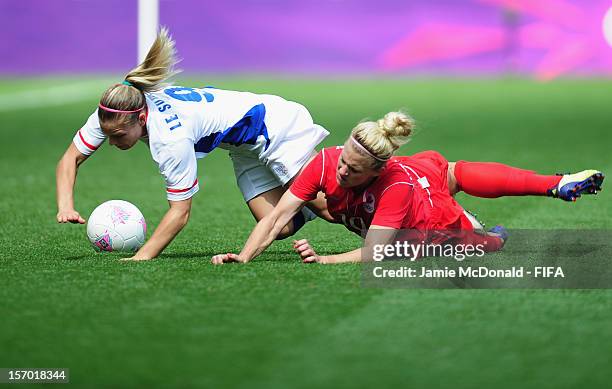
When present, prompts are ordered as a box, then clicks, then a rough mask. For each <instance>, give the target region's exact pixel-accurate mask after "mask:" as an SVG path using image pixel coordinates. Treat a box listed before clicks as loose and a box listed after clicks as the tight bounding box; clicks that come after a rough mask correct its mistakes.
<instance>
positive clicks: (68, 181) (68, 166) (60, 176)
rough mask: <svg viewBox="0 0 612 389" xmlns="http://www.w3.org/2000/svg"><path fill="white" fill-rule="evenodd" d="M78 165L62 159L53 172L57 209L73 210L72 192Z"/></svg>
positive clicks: (72, 161) (65, 158) (67, 159)
mask: <svg viewBox="0 0 612 389" xmlns="http://www.w3.org/2000/svg"><path fill="white" fill-rule="evenodd" d="M77 169H78V164H77V161H76V160H74V159H70V158H68V157H66V156H64V157H62V159H60V161H59V162H58V164H57V168H56V170H55V180H56V194H57V209H58V210H59V211H62V210H70V209H73V208H74V198H73V190H74V183H75V181H76V175H77Z"/></svg>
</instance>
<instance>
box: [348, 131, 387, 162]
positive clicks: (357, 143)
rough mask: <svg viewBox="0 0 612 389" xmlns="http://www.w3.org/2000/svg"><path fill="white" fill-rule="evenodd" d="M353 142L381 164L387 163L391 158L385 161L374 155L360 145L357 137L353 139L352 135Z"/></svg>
mask: <svg viewBox="0 0 612 389" xmlns="http://www.w3.org/2000/svg"><path fill="white" fill-rule="evenodd" d="M351 140H352V141H353V143H354V144H355V146H357V147H359V148H360V149H361V150H363V151H365V152H366V154H368V155H369V156H370V157H372V158H374V159H375V160H377V161H380V162H387V161H388V160H389V159H390V158H391V157H389V158H387V159H383V158H380V157H377V156H375V155H374V154H372V153H371V152H370V151H369V150H368V149H366V148H365V147H364V146H363V145H362V144H361V143H359V142H358V141H357V139H355V137H353V135H351Z"/></svg>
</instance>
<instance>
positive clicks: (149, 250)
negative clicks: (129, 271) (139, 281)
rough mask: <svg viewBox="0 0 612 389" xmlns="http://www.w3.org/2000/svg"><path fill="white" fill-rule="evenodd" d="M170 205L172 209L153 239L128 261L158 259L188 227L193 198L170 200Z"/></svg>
mask: <svg viewBox="0 0 612 389" xmlns="http://www.w3.org/2000/svg"><path fill="white" fill-rule="evenodd" d="M168 203H169V204H170V209H168V211H167V212H166V214H165V215H164V217H163V218H162V220H161V222H160V223H159V225H158V226H157V228H156V229H155V231H154V232H153V235H152V236H151V238H150V239H149V240H148V241H147V243H145V245H144V246H142V247H141V248H140V250H138V252H137V253H136V254H134V256H133V257H131V258H128V259H132V260H135V261H144V260H148V259H153V258H155V257H157V256H158V255H159V254H161V252H162V251H164V249H165V248H166V246H168V245H169V244H170V242H172V240H173V239H174V238H175V237H176V236H177V235H178V233H179V232H181V230H182V229H183V227H185V226H186V225H187V222H188V221H189V214H190V213H191V198H188V199H187V200H180V201H171V200H168Z"/></svg>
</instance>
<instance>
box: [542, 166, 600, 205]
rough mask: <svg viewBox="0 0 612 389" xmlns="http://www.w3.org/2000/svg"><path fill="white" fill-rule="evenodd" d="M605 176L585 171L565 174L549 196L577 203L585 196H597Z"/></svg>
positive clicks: (595, 171) (596, 172)
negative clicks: (577, 200)
mask: <svg viewBox="0 0 612 389" xmlns="http://www.w3.org/2000/svg"><path fill="white" fill-rule="evenodd" d="M604 178H605V176H604V175H603V173H602V172H600V171H597V170H583V171H581V172H579V173H574V174H564V175H563V178H561V181H559V184H558V185H557V186H555V187H554V188H552V189H549V190H548V195H549V196H551V197H555V198H559V199H561V200H565V201H576V199H577V198H579V197H581V196H582V195H583V194H597V192H599V191H600V190H601V185H602V184H603V180H604Z"/></svg>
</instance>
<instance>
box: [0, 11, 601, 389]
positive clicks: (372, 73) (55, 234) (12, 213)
mask: <svg viewBox="0 0 612 389" xmlns="http://www.w3.org/2000/svg"><path fill="white" fill-rule="evenodd" d="M611 9H612V2H610V1H607V0H605V1H604V0H593V1H563V0H541V1H522V0H480V1H479V0H473V1H468V0H465V1H442V0H435V1H422V2H417V1H399V0H398V1H393V0H381V1H377V2H370V1H357V0H355V1H319V0H317V1H309V2H304V1H277V0H261V1H246V0H242V1H238V0H231V1H225V2H213V1H189V0H184V1H169V0H166V1H164V0H161V1H160V23H161V24H163V25H166V26H168V27H169V29H170V31H171V33H172V34H173V35H174V37H175V39H176V41H177V49H178V52H179V55H180V57H181V58H183V61H182V63H181V67H182V68H183V69H184V70H185V73H184V74H182V75H181V76H180V77H179V80H178V82H179V83H182V84H184V85H189V86H203V85H215V86H217V87H220V88H228V89H238V90H250V91H254V92H260V93H272V94H278V95H281V96H284V97H286V98H288V99H292V100H295V101H298V102H301V103H302V104H304V105H305V106H306V107H308V109H309V110H310V112H311V113H312V115H313V117H314V119H315V121H316V122H317V123H319V124H321V125H323V126H324V127H326V128H328V129H329V130H330V131H331V133H332V134H331V135H330V137H329V138H328V139H327V140H326V141H325V142H324V145H325V146H330V145H335V144H339V143H340V142H342V140H343V139H344V138H345V136H346V134H347V132H348V131H349V130H350V129H351V128H352V126H353V125H354V124H355V123H356V122H357V121H359V120H362V119H364V118H377V117H379V116H381V115H382V114H384V113H385V112H387V111H389V110H395V109H398V108H405V109H407V110H408V112H410V113H411V114H412V115H413V116H414V117H415V118H416V119H417V122H418V124H419V128H420V129H419V132H418V134H417V135H416V136H415V137H414V140H413V141H412V142H411V143H410V144H409V145H407V146H405V147H404V148H403V149H401V152H402V153H403V154H410V153H413V152H417V151H421V150H426V149H436V150H439V151H440V152H442V153H443V154H444V155H445V156H447V157H448V159H450V160H457V159H467V160H483V161H486V160H495V161H500V162H505V163H508V164H512V165H516V166H521V167H526V168H531V169H536V170H539V171H542V172H546V173H554V172H564V171H569V170H579V169H584V168H589V167H594V168H598V169H601V170H603V171H604V172H608V171H610V168H611V167H612V164H611V162H610V157H609V147H610V145H611V144H612V135H611V134H610V130H611V123H612V120H611V119H612V110H611V109H610V102H611V101H612V89H611V86H612V82H611V81H610V75H611V74H612V11H610V10H611ZM136 19H137V4H136V1H118V0H109V1H104V2H102V1H83V0H80V1H77V0H72V1H69V0H57V1H53V2H51V1H42V0H22V1H17V0H0V36H2V40H0V52H2V53H3V55H2V61H0V75H1V80H0V123H1V125H0V126H1V130H0V131H1V133H2V142H1V143H0V160H1V161H2V163H1V164H0V173H1V174H2V177H3V178H2V185H1V186H0V195H1V196H2V197H1V198H2V200H0V215H2V216H1V217H0V220H1V222H0V247H2V252H1V253H0V258H1V260H0V280H2V287H0V302H1V303H0V317H1V318H2V320H0V366H1V367H68V368H70V369H71V382H72V383H75V384H80V385H81V386H87V385H92V384H98V385H105V386H118V385H130V386H144V385H154V386H170V385H181V386H210V387H287V386H293V387H312V386H326V387H371V386H374V385H384V386H391V385H393V386H399V385H407V386H426V385H427V386H450V385H453V386H454V387H457V388H460V387H466V388H468V387H475V386H484V385H495V386H499V387H506V386H507V387H516V386H518V385H521V386H523V387H537V388H542V387H555V388H560V387H575V386H584V387H602V386H607V385H609V381H610V373H609V369H608V366H609V364H610V353H609V350H610V349H611V348H612V333H611V332H610V325H611V324H612V309H611V308H612V304H611V303H610V297H612V295H611V294H610V292H609V291H608V290H573V291H568V290H546V291H543V290H396V289H368V288H363V287H361V286H360V270H359V266H358V265H342V266H331V267H324V266H317V265H314V266H304V265H302V264H301V263H299V262H298V261H297V260H296V259H297V257H296V256H295V254H293V253H291V251H290V242H289V241H282V242H277V243H275V244H274V245H273V246H272V247H271V249H270V250H269V251H268V252H267V253H266V254H264V255H262V256H261V257H260V258H259V259H257V260H256V261H255V262H253V263H251V264H249V265H248V266H223V267H213V266H211V265H209V264H208V259H209V258H210V256H211V255H213V254H216V253H219V252H226V251H231V250H238V249H239V247H240V244H241V243H242V242H243V241H244V240H245V239H246V237H247V236H248V233H249V232H250V229H251V228H252V226H253V224H254V223H253V221H252V218H251V216H250V214H249V212H248V210H247V208H246V206H245V205H244V204H243V203H242V201H241V197H240V194H239V192H238V189H237V188H236V186H235V183H234V177H233V173H232V169H231V165H230V162H229V159H228V158H227V155H226V154H225V152H224V151H221V150H219V151H217V152H216V153H213V155H211V156H210V157H207V158H206V159H205V160H203V161H201V162H200V163H199V169H200V173H199V175H200V182H201V183H202V184H201V185H202V189H201V191H200V193H199V194H198V195H197V196H196V198H195V200H194V209H193V213H192V218H191V221H190V223H189V225H188V226H187V227H186V229H185V230H184V231H183V232H182V233H181V235H180V236H179V237H178V238H177V239H176V241H175V242H174V243H173V244H172V245H171V246H170V247H169V248H168V249H167V250H166V251H165V253H164V254H163V255H162V257H161V258H160V259H159V260H156V261H151V262H148V263H127V264H126V263H121V262H119V261H117V260H116V259H118V258H120V257H121V256H120V255H115V254H113V255H105V256H101V255H98V254H95V253H94V252H93V251H92V250H91V248H90V247H89V245H88V243H87V241H86V238H85V233H84V227H83V226H72V225H71V226H67V225H57V224H56V223H55V219H54V217H55V213H56V207H55V200H54V199H55V195H54V168H55V163H56V162H57V160H58V158H59V157H60V156H61V154H62V153H63V151H64V149H65V148H66V146H67V145H68V144H69V142H70V140H71V138H72V135H73V134H74V132H75V131H76V130H77V129H78V128H79V126H81V125H82V124H83V123H84V121H85V119H86V118H87V116H88V115H89V114H90V113H91V111H92V110H93V109H94V107H95V104H96V102H97V99H98V98H99V95H100V93H101V92H102V91H103V90H104V89H105V88H106V87H107V86H108V85H109V84H111V83H114V82H119V81H121V77H122V76H123V75H124V73H125V72H127V71H128V70H129V69H130V68H131V67H133V66H134V65H135V62H136V51H137V49H136V31H137V25H136ZM112 198H120V199H125V200H128V201H131V202H133V203H134V204H136V205H137V206H138V207H140V209H141V210H142V211H143V213H144V215H145V217H146V218H147V220H148V223H149V226H150V227H151V228H150V229H152V228H153V227H154V226H155V225H156V223H157V222H158V221H159V220H160V217H161V216H162V215H163V212H164V211H165V209H166V207H167V204H166V202H165V195H164V191H163V185H162V180H161V178H160V177H159V174H158V173H157V170H156V167H155V165H154V163H153V162H152V161H151V159H150V156H149V155H148V151H147V149H146V147H144V146H143V145H139V146H138V147H136V148H135V150H133V151H132V152H130V153H123V152H120V151H118V150H114V149H111V148H110V147H108V145H106V146H103V147H102V148H101V149H100V150H99V151H98V152H97V153H96V155H95V156H94V157H93V158H91V159H90V160H88V161H87V163H86V164H85V165H83V167H82V168H81V171H80V175H79V179H78V182H77V186H76V195H75V203H76V208H77V210H79V211H80V212H81V213H82V214H83V215H85V216H87V215H88V214H89V213H90V212H91V211H92V210H93V208H94V207H95V206H96V205H97V204H99V203H101V202H103V201H105V200H108V199H112ZM458 200H459V202H460V203H461V204H462V205H464V206H465V207H466V208H468V209H471V210H474V211H476V212H477V213H478V214H479V216H480V217H481V218H482V219H484V221H485V222H487V223H489V224H498V223H500V224H504V225H505V226H507V227H510V228H539V229H555V228H576V229H591V228H603V229H609V228H610V226H611V222H610V217H611V216H612V206H611V203H610V194H609V193H608V192H606V191H604V192H602V193H601V194H600V195H599V196H598V197H597V198H588V199H582V200H580V201H578V202H577V203H575V204H565V203H562V202H560V201H554V200H550V199H540V198H505V199H498V200H483V199H474V198H470V197H468V196H464V195H460V196H459V197H458ZM298 236H299V237H305V238H309V239H310V240H311V241H312V242H313V244H314V245H315V247H316V248H317V249H318V250H319V251H320V252H321V253H333V252H342V251H346V250H349V249H352V248H354V247H356V246H357V245H358V244H359V240H358V239H357V238H355V237H352V236H351V235H349V233H348V232H346V231H345V230H344V229H343V228H341V227H339V226H332V225H327V224H324V223H323V222H321V221H317V222H315V223H310V224H309V225H307V226H306V227H305V228H304V229H303V230H302V231H300V233H299V235H298Z"/></svg>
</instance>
